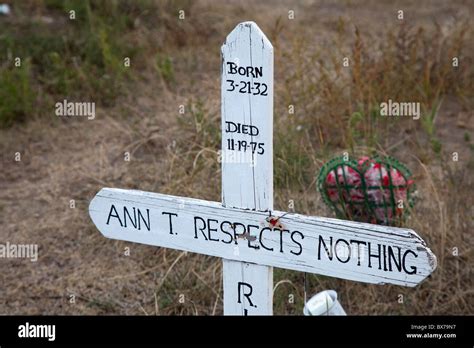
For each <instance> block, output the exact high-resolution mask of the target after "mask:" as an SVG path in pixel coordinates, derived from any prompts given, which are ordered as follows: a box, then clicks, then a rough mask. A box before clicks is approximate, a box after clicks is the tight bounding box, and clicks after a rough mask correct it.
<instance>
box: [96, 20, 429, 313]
mask: <svg viewBox="0 0 474 348" xmlns="http://www.w3.org/2000/svg"><path fill="white" fill-rule="evenodd" d="M221 88H222V89H221V93H222V149H221V151H222V152H221V161H222V203H219V202H210V201H205V200H199V199H193V198H187V197H177V196H170V195H163V194H159V193H149V192H142V191H135V190H121V189H114V188H103V189H102V190H101V191H100V192H99V193H98V194H97V195H96V196H95V197H94V199H93V200H92V201H91V203H90V207H89V213H90V216H91V218H92V220H93V221H94V223H95V225H96V226H97V228H98V229H99V230H100V232H101V233H102V234H103V235H104V236H105V237H108V238H112V239H119V240H125V241H130V242H136V243H143V244H149V245H155V246H160V247H165V248H172V249H178V250H184V251H190V252H195V253H200V254H205V255H211V256H217V257H221V258H222V259H223V272H224V276H223V279H224V314H226V315H247V314H249V315H258V314H263V315H271V314H272V305H273V301H272V298H273V294H272V289H273V268H272V267H280V268H286V269H290V270H296V271H302V272H310V273H316V274H321V275H325V276H331V277H337V278H343V279H349V280H354V281H359V282H366V283H376V284H384V283H387V284H388V283H390V284H397V285H403V286H415V285H417V284H418V283H420V282H421V281H422V280H423V279H424V278H426V277H427V276H428V275H429V274H430V273H431V272H433V271H434V269H435V268H436V257H435V255H433V253H432V252H431V250H430V249H429V248H427V247H426V244H425V242H424V241H423V240H422V239H421V238H420V237H419V236H418V235H417V234H416V233H415V232H414V231H413V230H410V229H405V228H394V227H386V226H379V225H373V224H366V223H358V222H352V221H346V220H337V219H330V218H323V217H313V216H303V215H299V214H293V213H285V212H281V211H274V210H273V140H272V138H273V47H272V45H271V43H270V41H268V39H267V38H266V37H265V35H264V34H263V33H262V31H261V30H260V29H259V27H258V26H257V25H256V24H255V23H253V22H244V23H240V24H239V25H238V26H237V27H236V28H235V29H234V30H233V31H232V32H231V33H230V34H229V36H227V39H226V42H225V43H224V45H223V46H222V86H221Z"/></svg>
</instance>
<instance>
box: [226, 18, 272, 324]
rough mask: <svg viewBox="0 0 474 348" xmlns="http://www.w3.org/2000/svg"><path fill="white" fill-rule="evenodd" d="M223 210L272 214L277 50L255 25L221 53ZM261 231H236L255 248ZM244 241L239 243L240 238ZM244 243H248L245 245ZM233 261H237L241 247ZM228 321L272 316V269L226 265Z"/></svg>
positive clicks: (237, 33) (240, 28) (243, 28)
mask: <svg viewBox="0 0 474 348" xmlns="http://www.w3.org/2000/svg"><path fill="white" fill-rule="evenodd" d="M221 52H222V82H221V98H222V106H221V108H222V152H221V160H222V204H223V205H224V206H225V207H232V208H240V209H248V210H255V211H268V212H271V211H272V210H273V46H272V44H271V43H270V41H269V40H268V39H267V38H266V36H265V35H264V34H263V32H262V31H261V30H260V28H259V27H258V26H257V25H256V24H255V23H254V22H244V23H240V24H239V25H237V27H236V28H235V29H234V30H233V31H232V32H231V33H230V34H229V35H228V36H227V39H226V42H225V43H224V44H223V46H222V49H221ZM265 223H266V221H262V222H261V226H254V227H252V226H243V225H237V224H236V225H234V233H235V234H237V235H239V236H241V238H243V239H242V240H239V243H242V242H247V243H248V246H249V247H254V248H255V249H256V250H255V251H256V252H257V249H258V248H259V247H260V246H258V245H254V246H252V244H253V243H252V240H253V239H254V238H255V237H258V236H256V235H255V234H256V233H258V231H259V230H260V229H261V228H262V226H263V225H264V224H265ZM239 238H240V237H239ZM244 239H247V240H246V241H245V240H244ZM234 255H235V256H238V255H239V245H238V244H237V241H236V242H235V246H234ZM223 282H224V315H271V314H272V313H273V308H272V307H273V268H272V267H268V266H262V265H257V264H252V263H246V262H240V261H233V260H226V259H224V260H223Z"/></svg>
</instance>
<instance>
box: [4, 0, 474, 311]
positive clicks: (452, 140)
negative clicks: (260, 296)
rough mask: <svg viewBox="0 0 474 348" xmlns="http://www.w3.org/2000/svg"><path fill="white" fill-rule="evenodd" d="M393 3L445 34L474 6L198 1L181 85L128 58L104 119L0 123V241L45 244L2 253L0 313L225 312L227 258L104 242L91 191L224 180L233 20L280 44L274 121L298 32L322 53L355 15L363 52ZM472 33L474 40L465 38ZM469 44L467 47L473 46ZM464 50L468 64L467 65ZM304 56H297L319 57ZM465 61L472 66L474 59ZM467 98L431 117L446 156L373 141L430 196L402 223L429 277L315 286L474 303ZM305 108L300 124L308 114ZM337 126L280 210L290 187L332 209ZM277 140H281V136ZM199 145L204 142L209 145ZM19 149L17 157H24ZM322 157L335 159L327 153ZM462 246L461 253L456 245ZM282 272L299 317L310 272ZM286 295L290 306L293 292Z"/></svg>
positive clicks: (433, 307)
mask: <svg viewBox="0 0 474 348" xmlns="http://www.w3.org/2000/svg"><path fill="white" fill-rule="evenodd" d="M399 9H403V10H404V13H405V21H409V22H410V23H411V24H412V25H416V26H421V27H423V28H425V30H426V31H430V30H434V29H433V28H435V26H436V25H435V23H437V24H438V25H439V26H441V27H442V29H441V30H444V31H449V30H450V28H452V27H455V26H456V25H457V23H458V22H461V21H462V18H465V17H466V16H467V17H469V16H470V17H472V15H473V11H474V6H473V4H472V2H469V1H458V2H451V1H422V2H418V1H412V2H411V1H394V2H385V1H383V2H381V1H364V2H360V1H338V2H333V1H300V2H290V1H269V2H260V1H259V2H250V1H242V2H240V1H229V2H210V1H201V2H198V4H195V5H193V7H192V9H191V10H190V11H189V14H188V17H189V19H187V20H189V21H190V22H192V23H193V21H194V23H196V22H199V23H201V24H202V23H203V22H206V23H209V28H207V27H206V26H204V27H205V28H206V30H204V29H203V31H202V33H194V34H193V33H190V32H189V30H187V29H186V27H185V28H184V29H183V27H179V28H180V29H179V30H178V29H176V35H175V36H173V37H171V38H169V39H170V40H176V42H177V43H178V44H176V45H174V46H170V48H169V49H168V51H167V53H168V54H169V55H170V56H171V57H172V58H173V67H174V80H175V81H174V83H172V84H168V83H166V81H164V80H163V78H160V77H159V76H157V75H156V74H154V73H152V72H151V70H150V69H149V68H147V67H146V66H145V67H144V68H140V69H138V68H137V70H133V69H134V66H133V63H132V67H131V69H132V70H133V72H132V74H131V75H132V78H131V79H130V81H128V82H127V87H126V93H125V94H124V95H121V96H120V97H118V98H117V100H116V101H115V103H114V105H113V106H111V107H107V108H104V107H99V108H97V111H96V113H97V114H96V118H95V119H93V120H87V119H86V118H61V119H59V118H57V117H56V116H55V115H54V108H53V106H51V115H45V117H34V118H31V119H29V120H27V121H26V122H22V123H17V124H14V125H13V126H12V127H10V128H6V129H0V147H1V153H2V161H1V171H0V226H1V227H0V243H6V242H7V241H8V242H10V243H19V244H21V243H25V244H32V243H35V244H38V245H39V259H38V261H37V262H31V261H30V260H27V259H0V267H1V272H0V284H1V285H0V313H1V314H75V315H78V314H124V315H141V314H146V315H155V314H156V315H167V314H173V315H180V314H187V315H195V314H198V315H220V314H222V279H221V276H222V272H221V270H222V269H221V261H220V260H219V259H216V258H212V257H207V256H202V255H193V254H189V253H188V254H183V253H181V252H179V251H175V250H169V249H163V248H157V247H152V246H145V245H138V244H133V243H127V242H121V241H114V240H108V239H105V238H104V237H103V236H102V235H101V234H100V233H99V231H97V229H96V228H95V226H94V225H93V223H92V221H91V220H90V218H89V214H88V205H89V201H90V200H91V199H92V198H93V197H94V195H95V194H96V193H97V192H98V191H99V190H100V189H101V188H102V187H119V188H133V189H140V190H144V191H152V192H160V193H168V194H174V195H183V196H189V197H196V198H202V199H208V200H215V201H218V200H220V190H219V189H216V188H219V187H220V169H219V164H218V163H217V156H215V155H214V154H213V153H212V151H214V152H215V151H217V150H218V149H219V140H218V139H214V138H212V137H211V136H210V135H209V134H210V133H211V129H213V127H217V128H219V127H220V115H219V113H220V65H219V62H220V51H219V48H220V45H221V44H222V42H223V41H224V39H225V36H226V35H227V33H229V32H230V31H231V30H232V29H233V28H234V26H235V25H236V24H237V23H239V22H241V21H244V20H254V21H256V22H257V23H258V25H259V26H260V27H261V28H262V30H263V31H264V32H265V33H267V34H268V36H269V38H270V40H271V41H272V42H273V44H274V46H275V52H276V56H275V116H274V117H275V127H278V126H279V125H281V124H282V123H281V122H283V121H280V119H281V118H283V116H282V115H286V114H287V105H288V99H289V98H291V93H290V92H288V86H289V85H288V81H287V79H289V78H290V76H295V75H294V74H295V73H296V72H295V71H297V65H296V63H295V60H292V59H296V58H294V57H296V55H294V56H292V57H290V58H289V57H288V56H287V55H288V54H290V52H293V51H294V50H295V49H296V48H295V47H297V45H298V43H300V41H301V40H302V39H304V40H303V41H305V44H306V46H304V47H309V48H310V49H312V50H313V51H318V52H324V51H325V50H329V49H330V48H332V47H333V45H334V42H337V41H334V40H335V38H336V37H337V36H338V35H340V34H339V31H338V26H339V25H340V23H341V21H343V22H344V23H346V24H345V28H347V29H345V30H347V32H350V33H353V32H354V29H353V28H354V27H357V28H358V29H359V31H360V32H361V33H362V34H363V35H364V40H365V48H364V49H367V50H373V51H374V52H376V51H377V49H376V48H375V47H376V42H378V41H377V40H379V41H380V40H381V38H382V37H383V35H385V33H386V32H388V31H389V30H390V28H392V27H393V26H396V25H397V18H396V16H397V11H398V10H399ZM289 10H294V11H295V19H294V20H289V19H288V11H289ZM177 20H178V19H176V21H177ZM0 25H1V23H0ZM202 25H204V24H202ZM138 30H139V29H138ZM171 32H173V30H171ZM189 35H195V37H191V36H189ZM351 35H352V34H351ZM469 35H470V34H469ZM351 40H352V39H351ZM179 42H182V43H181V44H180V43H179ZM467 42H470V45H472V36H468V40H467ZM340 44H341V47H340V49H341V51H342V52H344V51H346V52H347V54H350V52H351V49H350V46H347V47H346V46H345V45H346V43H345V41H340ZM465 52H467V53H469V52H471V53H472V52H473V51H472V47H469V48H466V51H465ZM467 53H466V57H465V60H464V61H468V62H469V63H470V64H471V65H472V56H471V57H468V56H467ZM302 59H303V63H302V64H303V65H302V66H306V67H307V68H308V69H312V66H311V65H307V64H306V63H304V62H305V60H304V59H305V58H302ZM426 59H428V57H426ZM293 63H294V64H293ZM468 69H469V70H471V72H472V67H469V68H468ZM342 76H344V75H342ZM470 76H472V74H471V75H470ZM341 78H343V77H341ZM301 81H303V80H301ZM315 85H316V86H318V85H319V82H318V81H316V82H315ZM471 86H472V84H471ZM290 87H291V85H290ZM316 88H317V87H316ZM290 89H291V88H290ZM329 98H330V96H327V99H318V100H312V99H311V98H310V99H305V100H304V101H298V102H295V103H294V104H295V106H296V108H300V105H301V103H306V105H312V103H316V104H318V103H320V104H323V105H324V103H328V102H327V100H329ZM308 100H309V101H308ZM460 100H464V101H460ZM472 101H473V98H472V91H470V92H467V93H466V94H465V95H464V99H462V98H461V97H459V94H456V95H455V93H449V94H448V93H447V94H446V96H445V97H444V99H443V103H442V104H441V108H440V110H439V112H438V117H437V120H436V130H435V136H436V137H437V139H438V141H439V142H440V143H441V144H442V145H443V147H442V151H441V152H440V153H438V154H435V153H434V152H433V151H432V150H431V149H430V146H429V141H428V140H427V135H426V134H425V133H423V131H422V130H420V129H419V128H420V127H418V126H416V127H417V128H416V129H415V130H413V129H412V131H411V132H410V131H409V130H408V131H407V132H406V133H400V134H396V135H394V136H393V137H391V138H388V140H387V139H385V140H386V141H385V140H384V141H385V142H384V141H381V142H380V148H379V149H381V150H382V151H384V152H386V153H389V154H390V155H393V156H395V157H397V158H399V159H400V160H401V161H402V162H404V163H406V164H407V165H408V166H409V168H410V169H411V170H412V172H413V173H414V177H415V178H416V180H417V186H418V191H419V193H420V195H421V201H420V202H418V203H417V209H416V211H415V212H414V214H413V215H412V216H411V218H410V220H409V221H408V222H407V226H408V227H410V228H413V229H414V230H416V231H417V232H418V233H419V234H420V235H421V236H422V237H423V238H424V239H425V240H426V241H427V244H428V245H429V246H430V247H431V249H432V250H433V252H434V253H435V254H436V255H437V257H438V269H437V270H436V271H435V273H434V274H433V275H432V277H431V278H430V279H428V280H426V281H425V282H424V283H422V284H421V285H419V286H418V287H417V288H402V287H398V286H388V285H387V286H377V285H368V284H361V283H355V282H350V281H345V280H339V279H331V278H327V277H320V276H316V275H308V277H309V286H308V288H307V289H306V291H307V292H308V295H311V294H313V293H316V292H318V291H321V290H324V289H335V290H336V291H338V293H339V297H340V300H341V302H342V304H343V306H344V308H345V309H346V311H347V312H348V313H349V314H353V315H357V314H362V315H364V314H369V315H372V314H386V315H390V314H472V313H473V311H474V290H473V289H474V287H473V285H474V283H473V279H474V274H473V270H474V268H473V259H474V254H473V241H474V238H473V237H474V236H473V227H474V221H473V215H474V214H473V212H474V210H473V199H472V188H473V185H472V183H473V182H472V175H471V173H472V170H473V169H474V165H473V163H474V162H473V156H472V155H473V150H472V140H469V139H472V136H473V130H474V117H473V114H472V111H470V110H472V109H470V110H469V109H467V107H466V106H472ZM199 103H202V104H203V105H204V106H203V108H204V110H205V111H204V112H205V114H206V116H205V117H206V118H205V122H207V123H205V125H208V126H209V127H210V128H209V134H207V135H206V134H204V135H202V134H201V135H199V134H196V131H195V129H194V124H193V120H194V119H195V118H196V117H197V116H196V115H197V114H198V113H199V107H198V106H196V105H199ZM180 105H184V106H185V109H186V113H185V115H184V116H182V115H180V114H179V106H180ZM328 105H329V104H328ZM193 108H194V109H193ZM305 108H306V106H304V107H303V106H301V108H300V110H301V109H305ZM193 110H194V111H193ZM196 110H197V111H196ZM336 113H337V111H336ZM310 116H311V115H306V116H304V117H302V118H301V120H298V122H300V124H302V125H303V126H305V125H306V124H307V123H305V122H307V120H308V117H310ZM183 117H184V120H185V121H184V122H183ZM187 121H189V122H187ZM325 122H329V123H330V122H331V121H328V120H326V121H325ZM341 122H342V121H341ZM344 122H345V121H344ZM327 126H328V127H329V124H328V125H327ZM308 127H309V126H308ZM410 127H411V126H408V128H409V129H411V128H410ZM308 129H309V128H308ZM205 130H206V128H205ZM330 134H331V133H327V134H326V138H325V140H324V142H325V143H326V142H327V144H329V145H328V146H327V147H324V151H323V150H322V149H323V146H322V145H320V144H318V143H317V142H316V143H312V144H313V145H314V144H315V145H314V146H315V147H316V148H317V152H315V153H314V154H310V155H308V159H307V162H305V163H307V171H308V172H313V176H312V177H311V175H310V178H309V179H307V180H304V179H301V180H299V179H298V178H297V177H296V176H295V177H294V179H295V183H293V184H288V185H287V184H285V182H286V181H285V180H283V179H282V180H280V181H279V183H277V184H276V186H275V208H277V209H281V210H286V208H287V207H286V205H287V202H288V200H289V199H293V200H295V201H296V211H297V212H299V213H303V214H311V215H322V216H334V215H333V213H332V212H331V211H330V210H329V209H328V208H327V207H325V206H324V204H323V202H322V200H321V197H320V195H319V193H318V192H317V191H316V188H315V183H314V178H315V176H316V175H317V172H318V169H319V168H320V167H321V165H322V163H323V162H324V161H325V160H327V159H329V158H330V157H331V156H332V155H337V154H340V153H341V151H342V150H343V149H344V148H346V146H344V145H346V144H345V143H342V140H341V142H339V140H338V138H337V137H332V138H331V135H330ZM309 136H310V137H313V136H314V137H316V136H315V135H314V134H312V133H311V134H310V135H309ZM302 138H304V136H302ZM203 139H204V140H203ZM293 139H295V138H293ZM327 139H329V140H327ZM274 141H275V144H276V145H275V146H277V143H278V142H279V141H280V138H279V137H278V138H275V140H274ZM309 143H311V142H309ZM203 148H205V149H208V150H210V151H209V152H210V153H204V154H203V153H200V152H199V150H201V149H203ZM360 149H361V148H359V152H360V151H361V150H360ZM320 150H321V151H320ZM17 152H19V153H20V155H21V161H15V154H16V153H17ZM125 152H129V153H130V155H131V160H130V161H125V160H124V156H125V155H124V154H125ZM453 152H458V154H459V161H456V162H454V161H452V159H451V157H452V153H453ZM283 153H284V152H283ZM323 153H325V154H326V157H318V156H319V155H322V154H323ZM281 158H282V159H283V162H284V160H285V158H284V156H282V157H281ZM280 162H282V161H280ZM280 162H279V160H278V159H276V160H275V166H276V167H278V168H280V169H277V170H287V169H285V168H287V167H286V165H287V163H286V164H285V165H283V164H280ZM283 162H282V163H283ZM301 175H302V176H301V177H304V175H303V174H301ZM277 176H278V174H277ZM290 179H291V178H290ZM71 200H73V201H74V202H73V203H71ZM71 204H73V207H71ZM126 248H129V250H130V255H129V256H127V255H126V250H128V249H126ZM453 248H457V250H458V254H456V255H454V254H455V253H453V250H454V249H453ZM274 282H275V284H278V286H277V287H276V289H275V313H276V314H296V315H300V314H302V309H303V302H302V301H303V296H304V286H303V274H301V273H298V272H290V271H285V270H275V280H274ZM180 295H184V303H182V302H183V301H179V299H180ZM290 295H294V297H295V301H294V302H291V301H289V300H288V299H289V296H290ZM400 295H403V296H402V298H403V301H402V302H400ZM181 298H182V297H181Z"/></svg>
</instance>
